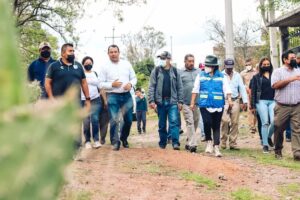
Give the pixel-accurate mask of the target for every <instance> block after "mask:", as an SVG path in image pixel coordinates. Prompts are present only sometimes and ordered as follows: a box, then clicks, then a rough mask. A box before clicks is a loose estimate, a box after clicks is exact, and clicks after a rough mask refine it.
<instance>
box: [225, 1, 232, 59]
mask: <svg viewBox="0 0 300 200" xmlns="http://www.w3.org/2000/svg"><path fill="white" fill-rule="evenodd" d="M225 38H226V41H225V58H232V59H234V44H233V20H232V0H225Z"/></svg>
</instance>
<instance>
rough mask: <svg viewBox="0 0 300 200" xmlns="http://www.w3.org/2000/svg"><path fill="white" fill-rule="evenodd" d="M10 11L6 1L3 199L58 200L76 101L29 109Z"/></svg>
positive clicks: (2, 17)
mask: <svg viewBox="0 0 300 200" xmlns="http://www.w3.org/2000/svg"><path fill="white" fill-rule="evenodd" d="M10 10H11V9H10V7H9V1H8V0H0V44H1V45H0V57H1V59H0V82H1V84H0V96H1V98H0V132H1V134H0V157H1V158H0V169H1V171H0V177H1V178H0V188H1V189H0V199H44V200H53V199H56V197H57V196H58V194H59V192H60V190H61V188H62V185H63V183H64V180H63V175H64V170H65V167H66V166H67V165H68V164H69V162H70V161H71V159H72V155H73V151H74V149H73V141H74V136H75V135H74V133H76V132H77V131H78V130H80V121H81V120H80V118H79V115H78V113H77V112H78V110H77V107H76V103H75V102H76V101H75V100H74V99H75V95H71V96H68V97H66V98H65V100H64V101H61V100H58V101H57V102H55V103H53V104H49V102H45V103H41V104H36V105H29V97H28V91H27V90H26V87H25V78H24V76H23V70H24V69H22V68H21V67H20V55H19V53H18V50H17V47H18V38H17V37H16V32H17V31H16V30H15V27H14V26H13V24H14V23H13V18H12V15H11V12H10Z"/></svg>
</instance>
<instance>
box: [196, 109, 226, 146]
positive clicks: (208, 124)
mask: <svg viewBox="0 0 300 200" xmlns="http://www.w3.org/2000/svg"><path fill="white" fill-rule="evenodd" d="M200 112H201V115H202V119H203V124H204V133H205V140H206V141H209V140H212V137H211V129H212V130H213V138H214V139H213V141H214V145H219V144H220V128H221V120H222V114H223V110H222V112H214V113H210V112H208V110H207V109H206V108H200Z"/></svg>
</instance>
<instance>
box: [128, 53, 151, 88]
mask: <svg viewBox="0 0 300 200" xmlns="http://www.w3.org/2000/svg"><path fill="white" fill-rule="evenodd" d="M133 68H134V71H135V73H136V76H137V79H138V81H137V84H136V87H140V88H144V89H146V90H147V89H148V84H149V76H150V74H151V71H152V69H153V68H154V61H153V59H152V58H147V59H144V60H142V61H140V62H138V63H136V64H135V65H134V66H133Z"/></svg>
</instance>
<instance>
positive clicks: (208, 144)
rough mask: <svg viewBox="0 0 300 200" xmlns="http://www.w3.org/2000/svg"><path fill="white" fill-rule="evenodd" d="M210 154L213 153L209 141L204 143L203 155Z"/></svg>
mask: <svg viewBox="0 0 300 200" xmlns="http://www.w3.org/2000/svg"><path fill="white" fill-rule="evenodd" d="M212 152H213V144H212V141H211V140H209V141H207V142H206V148H205V153H212Z"/></svg>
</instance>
